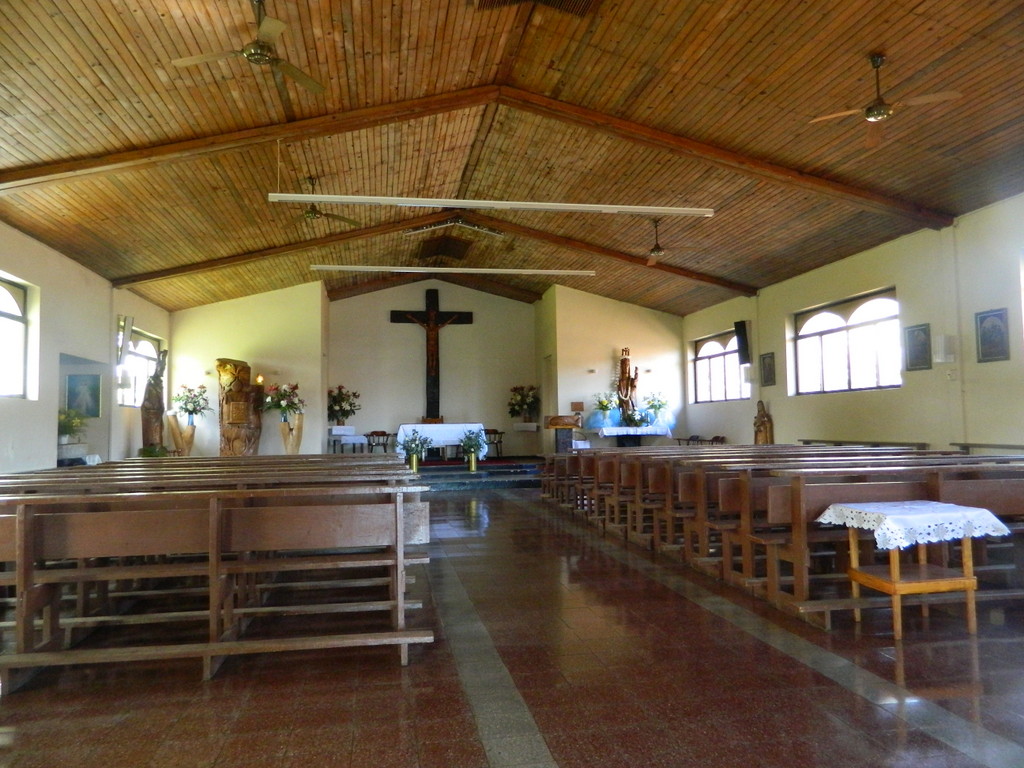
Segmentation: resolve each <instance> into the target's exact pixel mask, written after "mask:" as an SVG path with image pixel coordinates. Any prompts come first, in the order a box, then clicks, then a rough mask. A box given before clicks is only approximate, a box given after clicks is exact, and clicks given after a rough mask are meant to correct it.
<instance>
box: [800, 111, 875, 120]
mask: <svg viewBox="0 0 1024 768" xmlns="http://www.w3.org/2000/svg"><path fill="white" fill-rule="evenodd" d="M863 111H864V110H862V109H847V110H844V111H843V112H833V113H832V114H831V115H821V116H820V117H816V118H814V119H813V120H811V121H810V122H812V123H820V122H821V121H822V120H834V119H835V118H837V117H849V116H850V115H859V114H861V113H862V112H863Z"/></svg>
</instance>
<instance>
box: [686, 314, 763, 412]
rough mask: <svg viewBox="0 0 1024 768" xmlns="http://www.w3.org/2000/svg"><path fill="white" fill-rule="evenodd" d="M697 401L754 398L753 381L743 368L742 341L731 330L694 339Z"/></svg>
mask: <svg viewBox="0 0 1024 768" xmlns="http://www.w3.org/2000/svg"><path fill="white" fill-rule="evenodd" d="M693 347H694V349H693V354H694V357H693V383H694V402H697V403H713V402H720V401H723V400H746V399H749V398H750V383H749V382H747V381H744V379H743V371H742V368H741V367H740V356H739V341H738V340H737V338H736V334H735V333H733V332H732V331H730V332H729V333H722V334H719V335H717V336H711V337H709V338H707V339H701V340H700V341H696V342H694V345H693Z"/></svg>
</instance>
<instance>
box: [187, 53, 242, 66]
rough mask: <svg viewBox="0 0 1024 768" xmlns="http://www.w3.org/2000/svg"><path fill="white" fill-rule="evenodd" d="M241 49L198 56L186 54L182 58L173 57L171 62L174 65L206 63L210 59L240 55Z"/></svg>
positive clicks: (215, 59)
mask: <svg viewBox="0 0 1024 768" xmlns="http://www.w3.org/2000/svg"><path fill="white" fill-rule="evenodd" d="M241 55H242V52H241V51H221V52H220V53H201V54H199V55H198V56H186V57H185V58H183V59H174V60H173V61H172V62H171V64H172V65H173V66H175V67H192V66H195V65H196V64H206V63H208V62H211V61H219V60H220V59H227V58H230V57H232V56H241Z"/></svg>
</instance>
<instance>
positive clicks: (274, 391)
mask: <svg viewBox="0 0 1024 768" xmlns="http://www.w3.org/2000/svg"><path fill="white" fill-rule="evenodd" d="M305 407H306V401H305V400H303V399H302V398H301V397H299V385H298V384H281V385H277V384H271V385H270V386H268V387H267V390H266V399H265V400H264V402H263V410H265V411H270V410H274V409H276V410H278V411H280V412H281V421H288V414H290V413H302V411H303V409H304V408H305Z"/></svg>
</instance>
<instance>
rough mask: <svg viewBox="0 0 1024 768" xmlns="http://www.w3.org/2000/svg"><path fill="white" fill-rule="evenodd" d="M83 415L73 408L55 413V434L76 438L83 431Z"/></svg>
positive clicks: (62, 409)
mask: <svg viewBox="0 0 1024 768" xmlns="http://www.w3.org/2000/svg"><path fill="white" fill-rule="evenodd" d="M85 419H86V417H85V414H83V413H82V412H81V411H76V410H75V409H74V408H61V409H60V410H59V411H57V434H58V435H60V436H62V437H78V436H79V435H80V434H82V433H83V432H84V431H85Z"/></svg>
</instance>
